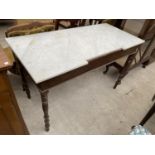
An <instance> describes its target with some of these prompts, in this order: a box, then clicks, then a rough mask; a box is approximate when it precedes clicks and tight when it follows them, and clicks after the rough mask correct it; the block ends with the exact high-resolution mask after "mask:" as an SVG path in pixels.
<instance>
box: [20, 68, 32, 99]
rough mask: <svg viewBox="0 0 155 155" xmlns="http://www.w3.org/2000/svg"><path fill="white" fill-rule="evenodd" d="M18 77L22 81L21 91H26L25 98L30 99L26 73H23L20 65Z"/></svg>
mask: <svg viewBox="0 0 155 155" xmlns="http://www.w3.org/2000/svg"><path fill="white" fill-rule="evenodd" d="M20 75H21V79H22V85H23V90H24V91H26V94H27V97H28V98H29V99H30V98H31V94H30V89H29V86H28V83H27V79H26V73H25V70H24V68H23V67H22V66H21V65H20Z"/></svg>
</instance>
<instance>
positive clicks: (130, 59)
mask: <svg viewBox="0 0 155 155" xmlns="http://www.w3.org/2000/svg"><path fill="white" fill-rule="evenodd" d="M136 54H137V52H136V53H134V54H131V55H129V56H128V58H127V60H126V62H125V65H124V67H123V68H122V70H121V71H120V75H119V77H118V79H117V81H116V83H115V85H114V87H113V88H114V89H115V88H116V87H117V85H119V84H121V80H122V79H123V78H124V76H125V75H126V74H127V73H128V70H129V68H130V65H131V64H132V62H133V61H134V59H135V57H136Z"/></svg>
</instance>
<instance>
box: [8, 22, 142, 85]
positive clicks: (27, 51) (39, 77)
mask: <svg viewBox="0 0 155 155" xmlns="http://www.w3.org/2000/svg"><path fill="white" fill-rule="evenodd" d="M6 41H7V42H8V43H9V45H10V47H11V48H12V49H13V51H14V53H15V55H16V56H17V57H18V59H19V60H20V61H21V62H22V64H23V65H24V67H25V68H26V69H27V71H28V72H29V74H30V75H31V77H32V78H33V80H34V81H35V82H36V83H40V82H42V81H45V80H48V79H51V78H54V77H56V76H58V75H61V74H64V73H66V72H68V71H71V70H74V69H76V68H79V67H81V66H84V65H87V64H88V61H89V60H90V59H94V58H97V57H100V56H104V55H107V54H109V53H111V52H114V51H118V50H120V49H123V50H126V49H128V48H131V47H134V46H137V45H140V44H142V43H143V42H144V41H143V40H141V39H139V38H137V37H135V36H133V35H131V34H129V33H127V32H124V31H121V30H119V29H117V28H115V27H113V26H111V25H109V24H99V25H92V26H84V27H79V28H72V29H67V30H59V31H52V32H45V33H38V34H33V35H26V36H20V37H11V38H6Z"/></svg>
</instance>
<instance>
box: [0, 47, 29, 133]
mask: <svg viewBox="0 0 155 155" xmlns="http://www.w3.org/2000/svg"><path fill="white" fill-rule="evenodd" d="M10 67H11V63H10V62H9V59H8V58H7V56H6V55H5V53H4V52H3V51H2V49H0V134H28V130H27V128H26V125H25V123H24V120H23V118H22V115H21V113H20V109H19V107H18V104H17V101H16V98H15V95H14V93H13V90H12V88H11V85H10V82H9V79H8V76H7V70H8V69H9V68H10Z"/></svg>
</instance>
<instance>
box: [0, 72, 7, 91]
mask: <svg viewBox="0 0 155 155" xmlns="http://www.w3.org/2000/svg"><path fill="white" fill-rule="evenodd" d="M6 90H8V85H7V81H6V77H5V74H1V73H0V92H3V91H6Z"/></svg>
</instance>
